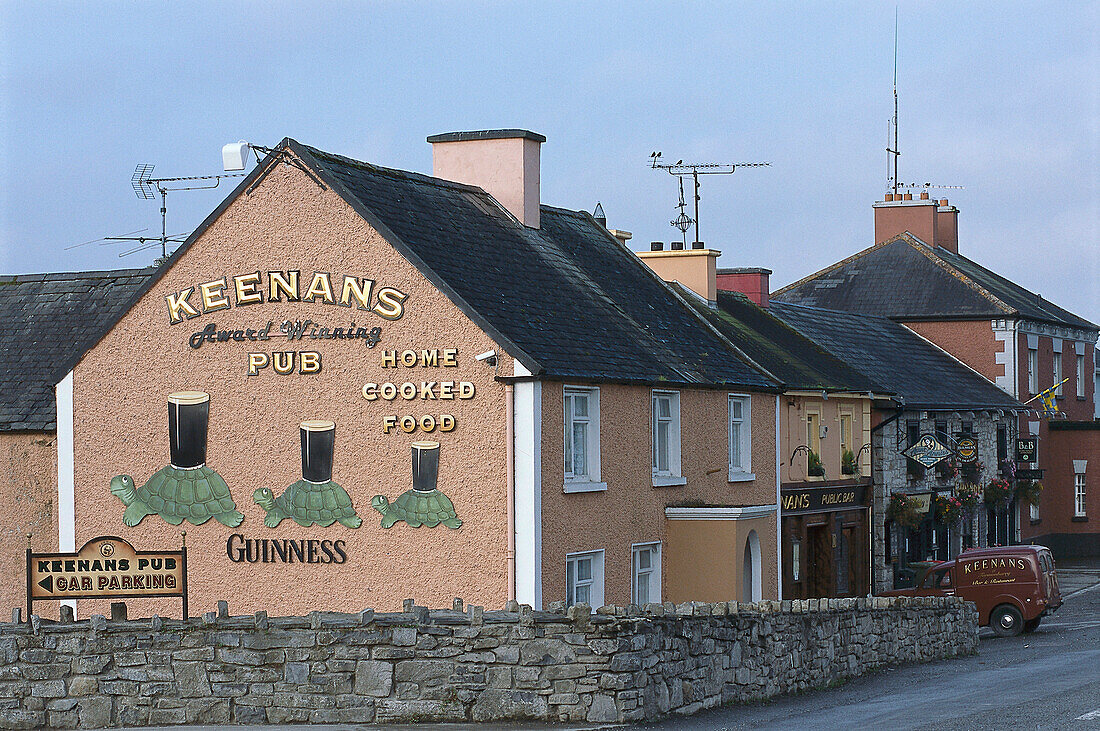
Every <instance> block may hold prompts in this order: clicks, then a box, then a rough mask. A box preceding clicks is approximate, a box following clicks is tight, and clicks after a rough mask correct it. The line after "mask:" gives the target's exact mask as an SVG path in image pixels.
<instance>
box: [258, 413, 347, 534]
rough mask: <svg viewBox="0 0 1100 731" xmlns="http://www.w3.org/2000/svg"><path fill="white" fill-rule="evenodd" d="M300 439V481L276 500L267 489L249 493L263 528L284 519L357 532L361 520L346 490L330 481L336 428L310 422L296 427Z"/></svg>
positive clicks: (332, 423)
mask: <svg viewBox="0 0 1100 731" xmlns="http://www.w3.org/2000/svg"><path fill="white" fill-rule="evenodd" d="M299 431H300V434H301V439H302V479H300V480H298V481H297V482H294V483H293V484H291V485H290V487H288V488H287V489H286V490H284V491H283V494H282V495H279V496H278V497H276V496H275V493H274V492H273V491H272V490H271V489H270V488H266V487H261V488H259V489H258V490H256V491H255V492H254V493H252V500H253V501H254V502H255V503H256V504H257V505H259V506H260V507H261V508H263V509H264V511H266V512H267V516H266V517H264V525H266V526H267V527H268V528H274V527H275V526H277V525H279V523H281V522H283V521H284V520H286V519H287V518H290V519H291V520H293V521H294V522H295V523H297V524H298V525H300V526H310V525H319V526H321V527H322V528H327V527H328V526H330V525H332V524H333V523H340V524H341V525H344V526H347V527H348V528H358V527H359V526H360V525H362V524H363V520H362V519H361V518H360V517H359V516H358V515H356V514H355V507H354V506H353V505H352V503H351V496H350V495H348V492H347V490H345V489H344V488H342V487H340V485H338V484H336V483H335V482H333V481H332V457H333V453H334V452H335V449H336V424H335V423H334V422H331V421H322V420H317V419H311V420H308V421H303V422H302V423H301V425H300V426H299Z"/></svg>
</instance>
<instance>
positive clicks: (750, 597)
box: [741, 531, 764, 602]
mask: <svg viewBox="0 0 1100 731" xmlns="http://www.w3.org/2000/svg"><path fill="white" fill-rule="evenodd" d="M761 579H762V577H761V575H760V537H759V536H757V535H756V531H749V538H748V540H747V541H745V561H744V564H743V566H742V569H741V596H742V597H743V601H747V602H758V601H760V600H761V599H763V598H764V596H763V590H762V589H763V587H762V581H761Z"/></svg>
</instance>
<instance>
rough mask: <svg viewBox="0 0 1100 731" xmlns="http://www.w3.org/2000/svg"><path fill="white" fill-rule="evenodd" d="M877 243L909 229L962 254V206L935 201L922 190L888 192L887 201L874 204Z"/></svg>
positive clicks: (926, 240) (942, 246) (915, 234)
mask: <svg viewBox="0 0 1100 731" xmlns="http://www.w3.org/2000/svg"><path fill="white" fill-rule="evenodd" d="M873 207H874V210H875V243H876V244H878V243H882V242H883V241H886V240H887V239H891V238H893V237H895V236H897V235H898V234H900V233H904V232H906V231H908V232H909V233H911V234H913V235H914V236H916V237H917V238H919V239H920V240H921V241H923V242H924V243H926V244H928V245H929V246H931V247H933V248H935V247H937V246H939V247H941V248H944V249H947V250H948V251H952V252H954V253H956V254H957V253H959V209H958V208H956V207H955V206H952V205H949V204H948V202H947V199H946V198H944V199H942V200H938V201H937V200H935V199H932V198H930V197H929V195H928V193H927V192H926V191H925V192H921V194H920V197H919V198H918V199H917V200H913V196H912V194H909V193H905V194H900V193H899V194H898V195H894V194H892V193H887V194H886V200H885V201H880V202H878V203H875V204H874V206H873Z"/></svg>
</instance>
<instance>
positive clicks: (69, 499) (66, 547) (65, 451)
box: [54, 371, 76, 616]
mask: <svg viewBox="0 0 1100 731" xmlns="http://www.w3.org/2000/svg"><path fill="white" fill-rule="evenodd" d="M54 398H55V405H56V407H57V550H58V551H61V552H63V553H73V552H75V551H76V488H75V485H76V481H75V478H74V473H73V470H74V462H73V372H72V371H69V372H68V373H67V374H66V375H65V378H63V379H62V380H61V382H60V383H58V384H57V385H56V386H55V387H54ZM62 604H65V605H67V606H70V607H72V608H73V613H74V616H75V612H76V601H75V600H67V601H64V602H62Z"/></svg>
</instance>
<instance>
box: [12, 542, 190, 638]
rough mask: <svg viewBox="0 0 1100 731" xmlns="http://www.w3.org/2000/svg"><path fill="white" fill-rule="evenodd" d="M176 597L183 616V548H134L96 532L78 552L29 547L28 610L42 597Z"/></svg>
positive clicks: (185, 571) (185, 564)
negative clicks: (54, 551)
mask: <svg viewBox="0 0 1100 731" xmlns="http://www.w3.org/2000/svg"><path fill="white" fill-rule="evenodd" d="M142 597H179V598H180V599H182V600H183V616H184V619H186V618H187V548H186V547H182V548H180V550H178V551H138V550H136V549H135V548H134V547H133V546H132V545H130V544H129V543H128V542H127V541H125V540H124V539H122V538H118V537H117V536H100V537H98V538H93V539H91V540H90V541H88V542H87V543H85V544H84V545H83V546H82V547H81V548H80V550H79V551H77V552H76V553H31V551H30V549H27V616H28V617H29V616H30V614H31V604H32V602H34V601H42V600H43V599H60V600H65V599H137V598H142Z"/></svg>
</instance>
